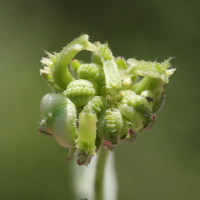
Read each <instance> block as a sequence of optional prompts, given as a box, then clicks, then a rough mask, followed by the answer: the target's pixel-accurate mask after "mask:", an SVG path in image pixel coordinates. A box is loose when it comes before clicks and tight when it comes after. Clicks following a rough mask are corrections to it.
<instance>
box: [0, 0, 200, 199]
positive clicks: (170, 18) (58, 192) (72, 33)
mask: <svg viewBox="0 0 200 200" xmlns="http://www.w3.org/2000/svg"><path fill="white" fill-rule="evenodd" d="M82 33H85V34H89V35H90V41H92V42H94V41H101V42H106V41H108V43H109V45H110V47H111V49H112V51H113V54H114V55H115V56H124V57H125V58H126V59H128V58H132V57H136V58H137V59H144V60H151V61H154V60H155V59H156V60H157V61H160V62H161V61H163V60H165V59H167V58H168V57H170V56H171V57H174V59H173V60H172V61H171V63H172V66H173V67H175V68H177V70H176V72H175V74H174V75H173V76H172V78H171V80H170V83H169V85H167V87H166V90H165V92H166V103H165V106H164V108H163V109H162V111H161V112H159V113H158V115H157V117H158V118H157V122H156V125H155V127H154V129H153V130H152V131H150V132H142V133H139V137H138V139H137V140H136V141H135V143H134V144H132V145H130V144H121V145H119V146H118V147H117V148H116V150H115V153H116V172H117V176H118V181H119V194H118V199H119V200H129V199H134V200H146V199H147V200H157V199H158V200H188V199H192V200H198V199H200V133H199V128H198V127H199V124H200V122H199V119H200V106H199V101H200V88H199V86H200V78H199V74H200V67H199V59H200V1H197V0H196V1H195V0H191V1H188V0H168V1H159V0H151V1H149V0H133V1H114V0H113V1H111V0H106V1H104V0H102V1H86V0H85V1H81V0H79V1H77V0H71V1H67V0H66V1H61V0H58V1H50V0H49V1H47V0H43V1H39V0H19V1H14V0H11V1H10V0H7V1H1V2H0V85H1V94H0V199H2V200H4V199H5V200H13V199H15V200H18V199H20V200H23V199H29V200H35V199H38V200H40V199H41V200H55V199H58V200H61V199H62V200H64V199H65V200H71V199H72V200H74V199H75V196H74V194H73V190H72V181H73V180H72V175H71V171H70V169H71V165H74V162H75V161H71V162H66V155H67V149H65V148H62V147H61V146H59V145H58V144H57V142H56V141H55V140H54V139H53V138H51V137H47V136H44V135H42V134H40V133H39V132H38V131H37V127H38V122H39V116H40V110H39V105H40V100H41V98H42V96H44V95H45V94H46V93H48V92H50V89H49V88H48V86H47V85H46V83H45V81H44V80H43V78H42V77H41V76H40V74H39V69H40V68H41V64H40V62H39V61H40V59H41V57H43V56H45V53H44V51H43V49H45V50H47V51H49V52H54V51H60V50H61V48H62V47H64V46H65V45H67V44H68V43H69V42H70V41H71V40H73V39H74V38H75V37H78V36H79V35H80V34H82ZM78 58H79V59H82V60H85V61H89V59H90V53H88V52H83V53H80V54H78Z"/></svg>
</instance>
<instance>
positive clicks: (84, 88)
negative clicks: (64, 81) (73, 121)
mask: <svg viewBox="0 0 200 200" xmlns="http://www.w3.org/2000/svg"><path fill="white" fill-rule="evenodd" d="M95 93H96V91H95V89H94V87H93V85H92V83H91V82H89V81H87V80H82V79H80V80H75V81H73V82H71V83H70V84H69V85H68V86H67V89H66V90H65V91H64V92H63V94H64V95H65V96H66V97H68V98H69V99H70V100H71V101H72V102H73V103H74V104H75V105H76V106H77V107H79V106H84V105H86V104H87V103H88V101H89V100H90V99H91V98H93V97H94V95H95Z"/></svg>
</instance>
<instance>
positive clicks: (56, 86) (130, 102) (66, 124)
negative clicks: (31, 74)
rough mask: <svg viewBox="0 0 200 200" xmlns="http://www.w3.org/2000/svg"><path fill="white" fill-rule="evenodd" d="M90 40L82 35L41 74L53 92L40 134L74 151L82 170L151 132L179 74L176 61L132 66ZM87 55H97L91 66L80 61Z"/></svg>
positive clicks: (51, 56) (50, 58) (51, 57)
mask: <svg viewBox="0 0 200 200" xmlns="http://www.w3.org/2000/svg"><path fill="white" fill-rule="evenodd" d="M88 38H89V37H88V35H82V36H80V37H79V38H77V39H75V40H74V41H73V42H71V43H70V44H69V45H67V46H66V47H64V48H63V50H62V51H61V52H60V53H53V54H51V53H47V55H48V58H42V60H41V62H42V64H44V69H41V70H40V72H41V74H42V75H43V76H44V78H45V80H46V81H47V83H48V84H49V86H50V87H51V88H52V89H53V92H52V93H49V94H47V95H45V96H44V97H43V98H42V102H41V107H40V109H41V118H42V120H41V122H40V127H39V129H38V130H39V131H40V132H42V133H44V134H46V135H52V136H53V137H54V138H55V139H56V140H57V141H58V143H59V144H60V145H62V146H64V147H66V148H70V151H69V154H68V159H70V158H71V157H72V156H73V155H74V154H77V163H78V164H79V165H88V164H89V163H90V160H91V158H92V157H93V156H94V155H95V154H96V153H97V152H98V150H99V148H103V149H108V150H111V151H112V150H113V149H114V148H115V146H116V145H118V144H119V143H120V142H133V141H134V140H135V139H136V137H137V133H136V132H138V131H144V130H149V129H151V128H152V126H153V125H154V123H155V120H156V114H155V113H156V112H157V111H158V110H159V109H160V107H161V106H162V104H163V101H164V98H165V95H164V86H165V84H166V83H168V81H169V77H170V75H172V74H173V73H174V71H175V69H171V68H170V60H171V59H170V58H169V59H168V60H166V61H164V62H163V63H158V62H146V61H143V60H142V61H138V60H136V59H128V60H127V61H126V60H125V59H124V58H122V57H117V58H115V57H114V56H113V55H112V52H111V50H110V49H109V47H108V44H107V43H106V44H101V43H100V42H95V43H94V44H92V43H90V42H89V41H88ZM81 50H88V51H91V52H92V59H91V63H84V62H83V61H79V60H76V59H74V56H75V55H76V54H77V53H78V52H79V51H81Z"/></svg>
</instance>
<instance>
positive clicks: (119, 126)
mask: <svg viewBox="0 0 200 200" xmlns="http://www.w3.org/2000/svg"><path fill="white" fill-rule="evenodd" d="M97 134H98V136H99V137H100V138H101V139H103V138H104V139H105V140H106V141H108V142H109V143H110V144H111V145H116V144H118V142H119V137H121V136H122V135H123V134H124V123H123V119H122V115H121V113H120V112H119V110H118V109H117V108H112V109H107V110H106V111H104V113H102V115H101V116H100V117H99V120H98V122H97Z"/></svg>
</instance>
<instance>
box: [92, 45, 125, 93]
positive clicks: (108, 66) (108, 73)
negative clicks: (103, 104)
mask: <svg viewBox="0 0 200 200" xmlns="http://www.w3.org/2000/svg"><path fill="white" fill-rule="evenodd" d="M95 44H96V46H97V47H98V48H99V51H97V52H96V54H98V55H99V56H100V58H101V62H102V63H103V70H104V74H105V79H106V91H107V93H110V94H116V92H117V91H118V90H119V89H120V88H121V78H120V74H119V71H118V68H117V64H116V62H115V60H114V56H113V55H112V52H111V50H110V49H109V47H108V44H100V43H95Z"/></svg>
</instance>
